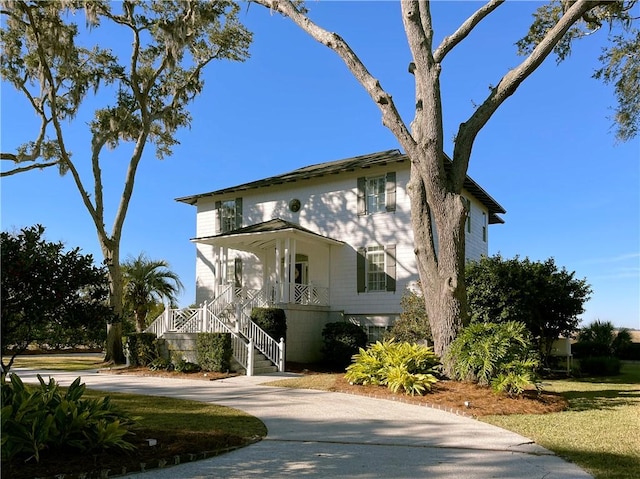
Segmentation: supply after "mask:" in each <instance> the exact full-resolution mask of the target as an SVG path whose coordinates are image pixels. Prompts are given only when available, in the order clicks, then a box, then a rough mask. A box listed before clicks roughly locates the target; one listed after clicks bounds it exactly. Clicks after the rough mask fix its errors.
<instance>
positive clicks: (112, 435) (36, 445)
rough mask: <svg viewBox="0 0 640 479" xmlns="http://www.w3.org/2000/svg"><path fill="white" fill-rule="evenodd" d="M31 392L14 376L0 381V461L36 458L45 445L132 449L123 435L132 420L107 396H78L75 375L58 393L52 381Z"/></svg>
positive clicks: (89, 449) (81, 391)
mask: <svg viewBox="0 0 640 479" xmlns="http://www.w3.org/2000/svg"><path fill="white" fill-rule="evenodd" d="M38 381H40V387H39V388H38V389H35V390H32V389H31V388H29V387H27V386H25V385H24V384H23V382H22V381H21V380H20V378H19V377H18V376H17V375H16V374H12V375H11V382H10V383H5V382H3V383H2V384H1V385H0V388H1V390H2V393H1V394H2V416H1V417H2V443H1V444H2V460H3V461H5V460H6V461H11V460H13V459H15V458H18V457H19V458H20V459H21V460H24V461H25V462H26V461H29V460H31V459H34V460H35V461H36V462H39V461H40V452H41V451H42V450H44V449H47V448H53V449H55V448H62V447H70V448H73V449H77V450H78V451H81V452H95V451H100V450H104V449H120V450H133V449H134V446H133V445H132V444H131V443H129V442H128V441H127V440H126V439H125V436H126V435H127V434H129V432H128V430H127V427H126V426H128V425H129V424H130V423H131V421H130V420H129V419H128V418H127V417H126V416H124V415H122V414H120V413H119V412H117V411H116V410H115V409H114V407H113V405H112V404H111V402H110V401H109V398H108V397H104V398H101V399H93V400H90V399H83V398H82V395H83V394H84V391H85V386H84V384H80V378H77V379H76V380H75V381H74V382H73V383H72V384H71V385H70V386H69V388H68V389H67V391H66V393H64V394H63V393H62V392H61V391H60V388H59V386H58V384H57V383H56V382H55V380H54V379H50V380H49V383H45V382H44V380H43V379H42V377H41V376H40V375H38Z"/></svg>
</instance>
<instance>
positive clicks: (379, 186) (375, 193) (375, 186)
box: [365, 176, 387, 214]
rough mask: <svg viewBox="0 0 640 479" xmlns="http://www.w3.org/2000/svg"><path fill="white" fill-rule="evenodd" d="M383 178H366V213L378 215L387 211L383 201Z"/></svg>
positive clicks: (384, 183)
mask: <svg viewBox="0 0 640 479" xmlns="http://www.w3.org/2000/svg"><path fill="white" fill-rule="evenodd" d="M385 185H386V181H385V177H384V176H376V177H375V178H367V182H366V184H365V190H366V193H365V194H366V196H367V213H368V214H373V213H380V212H381V211H386V210H387V202H386V201H385V196H386V195H385V191H386V189H385Z"/></svg>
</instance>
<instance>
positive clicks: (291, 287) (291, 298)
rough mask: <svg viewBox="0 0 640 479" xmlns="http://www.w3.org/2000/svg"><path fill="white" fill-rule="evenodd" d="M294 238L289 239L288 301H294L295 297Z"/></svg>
mask: <svg viewBox="0 0 640 479" xmlns="http://www.w3.org/2000/svg"><path fill="white" fill-rule="evenodd" d="M295 270H296V239H295V238H293V239H292V240H291V241H290V248H289V302H295V297H296V273H295Z"/></svg>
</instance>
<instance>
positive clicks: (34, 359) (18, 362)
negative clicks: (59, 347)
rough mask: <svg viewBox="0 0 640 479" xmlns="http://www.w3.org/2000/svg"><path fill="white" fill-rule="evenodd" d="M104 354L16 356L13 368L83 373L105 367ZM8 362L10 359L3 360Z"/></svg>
mask: <svg viewBox="0 0 640 479" xmlns="http://www.w3.org/2000/svg"><path fill="white" fill-rule="evenodd" d="M103 358H104V354H102V353H88V354H23V355H20V356H16V359H15V361H14V362H13V364H12V365H11V368H12V369H13V368H31V369H50V370H54V371H82V370H84V369H98V368H100V367H101V366H104V364H103V363H102V360H103ZM2 359H3V360H4V361H8V358H6V357H4V358H2Z"/></svg>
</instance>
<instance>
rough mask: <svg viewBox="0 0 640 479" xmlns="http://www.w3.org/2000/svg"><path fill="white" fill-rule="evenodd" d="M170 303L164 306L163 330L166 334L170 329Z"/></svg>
mask: <svg viewBox="0 0 640 479" xmlns="http://www.w3.org/2000/svg"><path fill="white" fill-rule="evenodd" d="M169 306H170V305H169V304H167V305H166V306H165V307H164V331H162V333H163V334H164V333H165V332H166V331H169V321H170V318H169V315H170V314H171V310H170V309H169Z"/></svg>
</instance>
